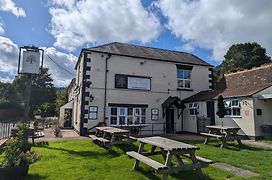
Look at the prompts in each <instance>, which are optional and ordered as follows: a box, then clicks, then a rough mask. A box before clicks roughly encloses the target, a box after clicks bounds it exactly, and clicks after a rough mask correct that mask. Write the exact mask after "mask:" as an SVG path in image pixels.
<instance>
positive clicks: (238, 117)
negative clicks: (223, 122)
mask: <svg viewBox="0 0 272 180" xmlns="http://www.w3.org/2000/svg"><path fill="white" fill-rule="evenodd" d="M225 118H242V116H231V115H230V116H225Z"/></svg>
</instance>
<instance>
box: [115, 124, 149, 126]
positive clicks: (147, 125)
mask: <svg viewBox="0 0 272 180" xmlns="http://www.w3.org/2000/svg"><path fill="white" fill-rule="evenodd" d="M110 126H112V127H121V126H122V127H145V126H148V124H124V125H112V124H110Z"/></svg>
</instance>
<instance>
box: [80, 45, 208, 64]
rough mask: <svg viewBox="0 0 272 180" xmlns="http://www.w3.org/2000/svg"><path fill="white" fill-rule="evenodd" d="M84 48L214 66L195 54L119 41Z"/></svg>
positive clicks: (122, 54)
mask: <svg viewBox="0 0 272 180" xmlns="http://www.w3.org/2000/svg"><path fill="white" fill-rule="evenodd" d="M83 50H89V51H95V52H102V53H110V54H115V55H121V56H129V57H140V58H146V59H154V60H161V61H170V62H177V63H185V64H196V65H203V66H210V67H212V65H210V64H209V63H207V62H205V61H203V60H202V59H200V58H198V57H196V56H195V55H193V54H189V53H185V52H179V51H171V50H164V49H158V48H151V47H145V46H136V45H130V44H124V43H118V42H114V43H110V44H105V45H102V46H97V47H92V48H88V49H83Z"/></svg>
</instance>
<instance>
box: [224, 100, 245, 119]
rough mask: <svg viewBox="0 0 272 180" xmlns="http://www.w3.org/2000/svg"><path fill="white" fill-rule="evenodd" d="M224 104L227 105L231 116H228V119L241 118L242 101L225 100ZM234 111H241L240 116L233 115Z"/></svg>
mask: <svg viewBox="0 0 272 180" xmlns="http://www.w3.org/2000/svg"><path fill="white" fill-rule="evenodd" d="M234 102H235V103H234ZM236 102H238V103H236ZM224 104H225V109H226V111H227V112H230V114H226V117H241V101H240V100H238V99H231V100H225V101H224ZM234 109H239V112H240V113H239V115H235V114H234V113H233V112H234Z"/></svg>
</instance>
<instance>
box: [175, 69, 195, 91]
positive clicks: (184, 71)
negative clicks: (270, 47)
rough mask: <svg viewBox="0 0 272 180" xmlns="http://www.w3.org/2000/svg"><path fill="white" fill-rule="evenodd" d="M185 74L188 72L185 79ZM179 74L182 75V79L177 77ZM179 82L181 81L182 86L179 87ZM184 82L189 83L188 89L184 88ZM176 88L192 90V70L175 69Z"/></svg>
mask: <svg viewBox="0 0 272 180" xmlns="http://www.w3.org/2000/svg"><path fill="white" fill-rule="evenodd" d="M186 72H189V78H186V77H185V76H186ZM179 73H182V77H179ZM179 81H182V86H179ZM186 82H189V87H186ZM177 88H180V89H192V69H191V70H190V69H182V68H177Z"/></svg>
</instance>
